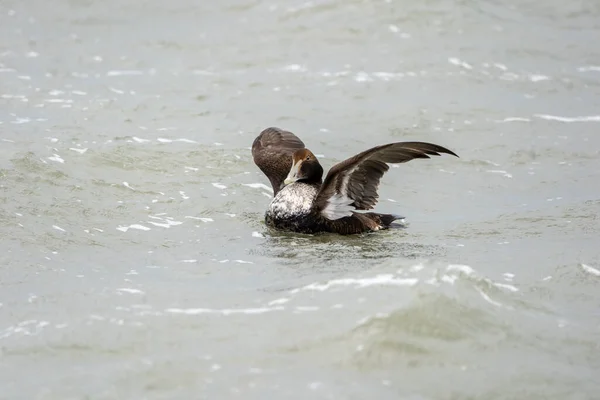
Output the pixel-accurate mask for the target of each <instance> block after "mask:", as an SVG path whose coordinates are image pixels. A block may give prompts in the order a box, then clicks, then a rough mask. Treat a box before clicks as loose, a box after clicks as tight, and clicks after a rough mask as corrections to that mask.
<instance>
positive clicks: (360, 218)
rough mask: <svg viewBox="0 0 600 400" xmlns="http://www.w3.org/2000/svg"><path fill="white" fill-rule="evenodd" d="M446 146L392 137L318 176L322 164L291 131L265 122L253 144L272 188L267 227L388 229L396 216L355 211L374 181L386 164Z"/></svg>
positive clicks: (373, 193) (371, 202) (371, 201)
mask: <svg viewBox="0 0 600 400" xmlns="http://www.w3.org/2000/svg"><path fill="white" fill-rule="evenodd" d="M440 153H445V154H450V155H453V156H455V157H458V155H456V154H455V153H454V152H453V151H451V150H448V149H447V148H445V147H442V146H439V145H436V144H432V143H424V142H397V143H389V144H384V145H380V146H376V147H372V148H370V149H368V150H365V151H363V152H362V153H359V154H357V155H355V156H353V157H350V158H348V159H347V160H344V161H342V162H340V163H337V164H335V165H334V166H333V167H331V169H330V170H329V172H328V173H327V175H326V176H325V180H323V167H322V166H321V164H320V163H319V160H318V159H317V157H316V156H315V155H314V154H313V152H312V151H310V150H309V149H307V148H306V147H305V145H304V143H303V142H302V140H300V139H299V138H298V137H297V136H296V135H294V134H293V133H292V132H289V131H285V130H282V129H279V128H275V127H270V128H267V129H265V130H263V131H262V132H261V133H260V134H259V135H258V136H257V137H256V139H255V140H254V143H253V144H252V157H253V159H254V163H255V164H256V165H257V166H258V168H259V169H260V170H261V171H262V172H263V173H264V174H265V175H266V177H267V178H268V179H269V181H270V182H271V186H272V187H273V199H272V200H271V203H270V204H269V207H268V208H267V211H266V213H265V223H266V225H267V226H269V227H272V228H275V229H278V230H283V231H292V232H298V233H307V234H315V233H321V232H331V233H337V234H341V235H350V234H357V233H363V232H373V231H378V230H382V229H387V228H389V227H390V224H391V223H392V222H393V221H395V220H398V219H402V217H401V216H399V215H396V214H379V213H375V212H364V213H361V212H358V210H361V211H362V210H365V211H366V210H370V209H373V208H374V207H375V205H376V204H377V199H378V198H379V195H378V193H377V189H378V188H379V181H380V179H381V177H382V176H383V174H385V172H387V171H388V170H389V166H388V165H387V164H388V163H404V162H407V161H410V160H413V159H415V158H430V157H429V156H439V155H440Z"/></svg>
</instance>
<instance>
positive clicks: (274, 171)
mask: <svg viewBox="0 0 600 400" xmlns="http://www.w3.org/2000/svg"><path fill="white" fill-rule="evenodd" d="M303 148H304V143H303V142H302V140H300V139H299V138H298V137H297V136H296V135H294V134H293V133H292V132H288V131H284V130H282V129H279V128H267V129H265V130H264V131H262V132H261V133H260V135H258V137H257V138H256V139H254V143H252V157H253V158H254V163H255V164H256V165H257V166H258V168H260V170H261V171H262V172H263V173H264V174H265V175H266V176H267V178H269V181H270V182H271V186H272V187H273V196H274V195H276V194H277V192H279V190H281V188H282V187H283V181H284V180H285V177H286V176H287V174H288V172H290V168H292V154H293V153H294V151H296V150H298V149H303Z"/></svg>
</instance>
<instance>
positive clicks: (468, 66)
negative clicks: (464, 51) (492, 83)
mask: <svg viewBox="0 0 600 400" xmlns="http://www.w3.org/2000/svg"><path fill="white" fill-rule="evenodd" d="M448 62H449V63H450V64H452V65H457V66H459V67H463V68H464V69H473V66H472V65H471V64H469V63H467V62H465V61H461V60H460V59H458V58H456V57H449V58H448Z"/></svg>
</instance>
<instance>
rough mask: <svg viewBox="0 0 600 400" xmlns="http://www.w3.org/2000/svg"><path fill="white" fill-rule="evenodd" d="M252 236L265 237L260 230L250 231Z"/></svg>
mask: <svg viewBox="0 0 600 400" xmlns="http://www.w3.org/2000/svg"><path fill="white" fill-rule="evenodd" d="M252 237H255V238H264V237H265V235H263V234H262V233H260V232H256V231H254V232H252Z"/></svg>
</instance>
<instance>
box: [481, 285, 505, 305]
mask: <svg viewBox="0 0 600 400" xmlns="http://www.w3.org/2000/svg"><path fill="white" fill-rule="evenodd" d="M475 290H477V291H478V292H479V294H480V295H481V297H483V299H484V300H485V301H487V302H488V303H490V304H493V305H495V306H497V307H502V303H498V302H497V301H494V300H492V299H491V298H490V296H488V295H487V294H486V293H485V292H484V291H483V290H481V289H479V288H478V287H475Z"/></svg>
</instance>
